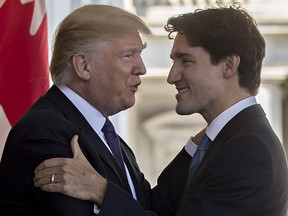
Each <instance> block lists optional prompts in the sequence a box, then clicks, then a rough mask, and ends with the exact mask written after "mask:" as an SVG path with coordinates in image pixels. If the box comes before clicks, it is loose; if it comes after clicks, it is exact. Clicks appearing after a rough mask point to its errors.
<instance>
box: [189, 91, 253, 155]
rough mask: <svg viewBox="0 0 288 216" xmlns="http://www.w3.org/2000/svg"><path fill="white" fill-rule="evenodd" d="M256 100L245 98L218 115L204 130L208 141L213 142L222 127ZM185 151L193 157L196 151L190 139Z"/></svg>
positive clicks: (195, 146)
mask: <svg viewBox="0 0 288 216" xmlns="http://www.w3.org/2000/svg"><path fill="white" fill-rule="evenodd" d="M256 103H257V102H256V98H255V97H254V96H251V97H248V98H245V99H243V100H241V101H239V102H238V103H236V104H234V105H233V106H231V107H229V108H228V109H226V110H225V111H224V112H222V113H221V114H219V115H218V116H217V117H216V118H215V119H214V120H213V121H212V122H211V123H210V125H208V126H207V128H206V134H207V136H208V137H209V138H210V140H212V141H213V140H214V139H215V137H216V136H217V135H218V134H219V132H220V131H221V130H222V129H223V127H224V126H225V125H226V124H227V123H228V122H229V121H230V120H231V119H232V118H233V117H234V116H235V115H237V114H238V113H239V112H241V111H242V110H243V109H245V108H247V107H249V106H252V105H254V104H256ZM185 150H186V151H187V153H188V154H190V155H191V157H193V155H194V154H195V152H196V150H197V145H196V144H195V143H194V142H193V141H192V139H191V138H190V139H189V140H188V141H187V143H186V145H185Z"/></svg>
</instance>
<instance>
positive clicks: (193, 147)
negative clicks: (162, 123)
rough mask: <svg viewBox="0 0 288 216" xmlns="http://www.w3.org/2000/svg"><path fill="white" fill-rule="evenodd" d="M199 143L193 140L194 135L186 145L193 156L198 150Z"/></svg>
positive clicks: (187, 150) (186, 148)
mask: <svg viewBox="0 0 288 216" xmlns="http://www.w3.org/2000/svg"><path fill="white" fill-rule="evenodd" d="M197 147H198V146H197V145H196V144H195V143H194V142H193V141H192V137H191V138H189V140H188V141H187V143H186V145H185V147H184V148H185V150H186V152H187V153H188V154H189V155H190V156H191V157H193V156H194V154H195V152H196V150H197Z"/></svg>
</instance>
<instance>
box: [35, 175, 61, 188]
mask: <svg viewBox="0 0 288 216" xmlns="http://www.w3.org/2000/svg"><path fill="white" fill-rule="evenodd" d="M60 178H61V176H60V175H57V174H51V175H47V176H45V177H42V178H36V177H34V178H33V181H34V185H35V187H42V186H43V185H48V184H56V183H60V182H61V180H60Z"/></svg>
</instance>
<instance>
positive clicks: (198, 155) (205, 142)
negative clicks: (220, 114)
mask: <svg viewBox="0 0 288 216" xmlns="http://www.w3.org/2000/svg"><path fill="white" fill-rule="evenodd" d="M210 144H211V140H210V139H209V137H208V136H207V135H206V133H205V135H204V136H203V138H202V139H201V141H200V143H199V145H198V147H197V150H196V152H195V154H194V156H193V157H192V159H191V163H190V167H189V173H188V184H190V183H191V180H192V178H193V176H194V175H195V173H196V170H197V168H198V166H199V164H200V163H201V161H202V160H203V158H204V156H205V153H206V151H207V150H208V148H209V146H210Z"/></svg>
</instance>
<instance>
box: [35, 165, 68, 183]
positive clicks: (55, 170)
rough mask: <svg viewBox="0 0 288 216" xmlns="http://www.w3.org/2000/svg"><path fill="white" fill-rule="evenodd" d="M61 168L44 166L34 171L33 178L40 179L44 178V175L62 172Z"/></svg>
mask: <svg viewBox="0 0 288 216" xmlns="http://www.w3.org/2000/svg"><path fill="white" fill-rule="evenodd" d="M62 173H63V170H62V168H61V167H52V168H45V169H43V170H38V171H37V172H35V176H34V178H35V179H36V180H37V179H41V178H45V177H46V176H51V175H52V174H62Z"/></svg>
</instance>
